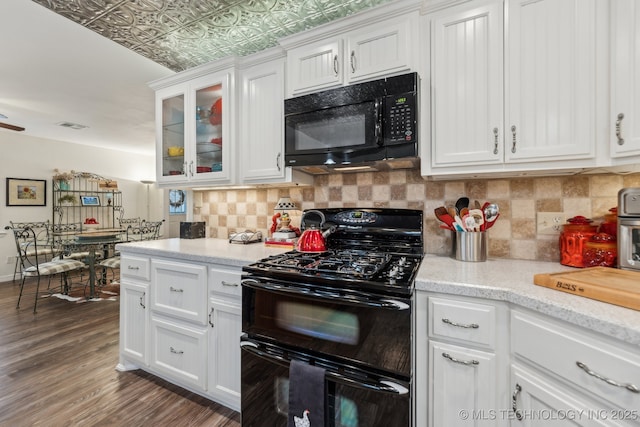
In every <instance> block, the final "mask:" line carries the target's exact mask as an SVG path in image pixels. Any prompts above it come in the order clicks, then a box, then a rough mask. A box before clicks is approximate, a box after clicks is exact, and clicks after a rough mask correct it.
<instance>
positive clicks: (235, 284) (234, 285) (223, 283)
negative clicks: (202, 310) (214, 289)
mask: <svg viewBox="0 0 640 427" xmlns="http://www.w3.org/2000/svg"><path fill="white" fill-rule="evenodd" d="M222 286H233V287H235V288H237V287H238V286H239V285H238V284H237V283H234V282H225V281H224V280H223V281H222Z"/></svg>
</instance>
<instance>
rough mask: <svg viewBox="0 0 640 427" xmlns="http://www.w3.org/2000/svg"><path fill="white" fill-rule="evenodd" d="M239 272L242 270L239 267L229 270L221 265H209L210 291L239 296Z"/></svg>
mask: <svg viewBox="0 0 640 427" xmlns="http://www.w3.org/2000/svg"><path fill="white" fill-rule="evenodd" d="M241 273H242V271H241V270H240V269H238V270H230V269H226V268H221V267H211V268H210V269H209V286H210V290H211V292H215V293H219V294H224V295H229V296H238V297H239V296H241V295H242V287H241V286H240V278H241Z"/></svg>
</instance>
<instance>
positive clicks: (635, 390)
mask: <svg viewBox="0 0 640 427" xmlns="http://www.w3.org/2000/svg"><path fill="white" fill-rule="evenodd" d="M576 365H578V367H579V368H580V369H582V370H583V371H585V372H586V373H587V374H589V375H591V376H592V377H596V378H597V379H599V380H602V381H604V382H605V383H607V384H611V385H612V386H616V387H623V388H626V389H627V390H629V391H630V392H633V393H640V389H639V388H638V387H636V386H635V385H633V384H631V383H619V382H617V381H614V380H612V379H609V378H607V377H603V376H602V375H600V374H599V373H597V372H595V371H592V370H591V369H589V367H588V366H587V365H585V364H584V363H582V362H576Z"/></svg>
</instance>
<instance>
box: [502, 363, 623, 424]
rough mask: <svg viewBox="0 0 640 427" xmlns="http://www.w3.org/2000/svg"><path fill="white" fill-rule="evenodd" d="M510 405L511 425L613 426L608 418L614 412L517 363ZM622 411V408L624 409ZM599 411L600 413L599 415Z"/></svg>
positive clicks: (513, 371) (512, 373)
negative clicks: (598, 407) (597, 407)
mask: <svg viewBox="0 0 640 427" xmlns="http://www.w3.org/2000/svg"><path fill="white" fill-rule="evenodd" d="M511 375H512V381H511V383H512V384H513V389H512V401H511V403H512V408H511V412H510V413H509V414H508V416H509V419H511V425H512V426H518V427H549V426H559V427H560V426H573V427H576V426H581V427H592V426H599V427H602V426H613V425H621V424H618V423H616V422H614V421H613V420H611V421H609V420H607V418H609V416H610V415H611V414H612V413H614V412H613V411H608V410H597V409H595V406H593V404H589V403H587V402H583V401H582V400H581V396H580V394H579V393H576V392H575V391H572V390H568V389H566V388H565V387H564V386H562V385H561V384H559V383H556V382H552V381H550V380H546V379H543V378H542V377H541V376H540V375H538V374H536V373H533V372H532V371H530V370H527V369H524V368H522V367H519V366H517V365H514V366H513V367H512V372H511ZM623 412H624V411H621V413H623ZM598 414H600V416H598Z"/></svg>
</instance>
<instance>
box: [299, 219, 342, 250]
mask: <svg viewBox="0 0 640 427" xmlns="http://www.w3.org/2000/svg"><path fill="white" fill-rule="evenodd" d="M310 213H314V214H317V215H319V216H320V218H321V222H320V227H318V226H317V225H315V224H311V225H309V228H307V229H306V230H304V232H303V233H302V235H301V236H300V237H299V238H298V243H297V245H296V249H297V250H298V251H299V252H325V251H326V250H327V243H326V240H325V239H326V237H327V236H328V235H329V234H331V233H333V231H334V230H335V227H331V228H329V229H327V230H325V231H322V226H323V225H324V222H325V216H324V214H323V213H322V212H320V211H316V210H309V211H306V212H305V214H304V215H303V216H302V218H301V221H300V222H301V223H303V224H304V216H305V215H307V214H310Z"/></svg>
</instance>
